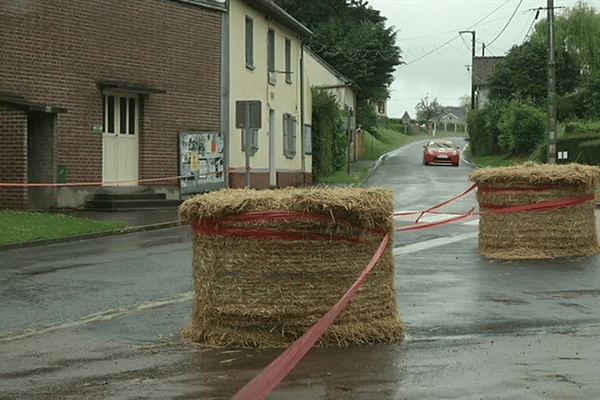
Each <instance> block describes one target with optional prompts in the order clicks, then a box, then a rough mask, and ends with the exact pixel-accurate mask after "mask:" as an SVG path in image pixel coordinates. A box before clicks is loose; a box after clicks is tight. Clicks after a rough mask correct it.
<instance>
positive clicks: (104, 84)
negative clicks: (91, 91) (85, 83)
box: [97, 78, 167, 94]
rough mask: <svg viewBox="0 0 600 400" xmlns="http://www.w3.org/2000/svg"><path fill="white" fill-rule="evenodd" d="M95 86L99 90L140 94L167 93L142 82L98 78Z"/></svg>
mask: <svg viewBox="0 0 600 400" xmlns="http://www.w3.org/2000/svg"><path fill="white" fill-rule="evenodd" d="M97 84H98V88H99V89H100V90H107V89H118V90H125V91H130V92H136V93H140V94H150V93H162V94H164V93H167V91H166V90H164V89H158V88H154V87H151V86H149V85H147V84H145V83H143V82H133V81H127V80H114V79H105V78H99V79H98V80H97Z"/></svg>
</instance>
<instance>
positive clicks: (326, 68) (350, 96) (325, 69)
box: [304, 47, 364, 162]
mask: <svg viewBox="0 0 600 400" xmlns="http://www.w3.org/2000/svg"><path fill="white" fill-rule="evenodd" d="M304 54H305V60H306V71H307V80H308V84H309V85H310V87H314V88H317V89H318V90H325V91H327V92H329V93H331V94H333V95H334V96H335V99H336V100H337V103H338V105H339V106H340V108H341V109H342V112H343V118H344V126H345V128H346V131H347V132H348V142H349V143H348V145H349V146H348V156H349V161H351V162H352V161H355V160H356V159H357V158H358V157H359V156H361V155H362V154H361V150H362V149H363V147H364V146H363V141H364V133H359V132H358V131H357V129H356V110H357V95H358V93H357V92H358V90H359V88H358V87H357V85H356V84H355V83H354V82H352V81H350V80H349V79H348V78H346V77H345V76H344V75H342V74H341V73H340V72H339V71H337V70H335V69H334V68H333V67H332V66H331V65H329V64H328V63H327V62H325V61H324V60H323V59H322V58H321V57H319V56H318V55H317V54H316V53H315V52H314V51H312V50H311V49H310V48H308V47H306V48H305V50H304Z"/></svg>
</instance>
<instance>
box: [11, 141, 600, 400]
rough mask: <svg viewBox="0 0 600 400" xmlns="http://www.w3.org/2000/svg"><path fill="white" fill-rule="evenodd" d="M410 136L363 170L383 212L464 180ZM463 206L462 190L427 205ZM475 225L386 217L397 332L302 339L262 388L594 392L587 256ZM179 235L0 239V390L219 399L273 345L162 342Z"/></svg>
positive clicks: (180, 311) (183, 293)
mask: <svg viewBox="0 0 600 400" xmlns="http://www.w3.org/2000/svg"><path fill="white" fill-rule="evenodd" d="M459 144H461V145H462V144H463V143H462V142H459ZM421 145H422V143H419V142H417V143H413V144H411V145H408V146H405V147H403V148H401V149H398V150H397V151H395V152H393V153H391V154H389V155H388V156H387V157H386V158H385V159H384V160H383V162H382V163H381V164H380V165H379V167H378V168H377V169H376V170H375V172H374V173H373V174H372V176H371V177H370V178H369V179H368V181H366V182H365V184H366V185H368V186H383V187H389V188H392V189H393V190H394V193H395V202H396V211H397V212H401V211H420V210H423V209H425V208H427V207H429V206H432V205H435V204H438V203H440V202H441V201H444V200H446V199H448V198H449V197H452V196H453V195H455V194H458V193H460V192H462V191H463V190H465V189H467V188H468V187H470V182H469V181H468V179H467V177H468V174H469V173H470V172H471V171H472V167H471V166H470V165H468V164H467V163H462V164H461V166H460V167H458V168H454V167H445V166H443V167H442V166H429V167H425V166H423V165H422V164H421V158H422V150H421ZM474 206H476V202H475V197H474V195H470V196H468V197H465V198H463V199H461V200H459V201H457V202H455V203H452V204H449V205H448V206H446V207H445V208H443V209H442V211H444V210H446V211H448V212H465V211H467V210H469V209H470V208H471V207H474ZM408 223H409V222H408V221H399V222H398V225H399V226H402V225H405V224H408ZM477 229H478V227H477V221H476V220H472V221H469V222H466V223H459V224H455V225H450V226H443V227H438V228H434V229H430V230H424V231H416V232H399V233H397V234H396V235H395V238H394V243H393V245H394V254H395V256H396V271H397V272H396V279H397V296H398V303H399V304H398V307H399V310H400V314H401V316H402V318H403V320H404V322H405V324H406V329H407V332H406V337H405V339H404V340H402V341H398V342H396V343H390V344H381V345H374V346H353V347H350V348H327V349H321V348H316V349H313V350H311V352H309V354H308V355H307V356H306V358H305V359H304V360H303V361H302V363H301V364H300V365H299V366H298V368H297V369H296V370H295V371H293V372H292V374H291V375H290V376H289V377H288V378H287V379H285V380H284V381H283V383H282V384H281V385H280V386H279V387H278V388H277V389H276V390H275V391H274V392H273V394H272V396H271V397H270V398H273V399H405V398H406V399H421V398H456V399H458V398H460V399H462V398H467V399H479V398H486V399H488V398H499V399H513V398H518V399H521V398H522V399H534V398H537V399H545V398H556V399H559V398H560V399H580V398H584V399H585V398H587V399H595V398H599V396H600V385H599V384H598V383H597V375H598V373H599V372H600V340H598V339H599V338H600V326H599V322H600V319H599V316H600V311H599V310H600V307H599V306H600V301H599V299H600V273H599V272H600V271H599V270H598V264H599V263H598V261H599V256H593V257H587V258H580V259H568V260H553V261H510V262H505V261H490V260H487V259H485V258H484V257H481V256H480V255H478V254H477V252H476V248H477ZM190 240H191V239H190V235H189V228H187V227H179V228H171V229H164V230H159V231H149V232H139V233H132V234H127V235H122V236H112V237H105V238H98V239H91V240H86V241H81V242H74V243H65V244H56V245H51V246H44V247H36V248H27V249H14V250H6V251H2V252H0V320H1V321H2V324H1V325H0V398H1V399H4V398H7V399H9V398H10V399H13V398H23V399H25V398H39V399H54V398H73V399H79V398H102V399H104V398H110V399H129V398H148V399H163V398H164V399H178V398H182V399H183V398H190V399H191V398H207V399H213V398H214V399H220V398H228V397H230V396H231V395H232V394H233V393H235V392H236V391H237V390H238V389H239V388H241V387H242V386H243V385H244V384H245V383H246V382H247V381H249V380H250V379H252V378H253V377H254V376H255V375H256V374H257V373H258V372H259V371H260V370H261V369H262V368H263V367H265V366H266V365H267V364H269V363H270V362H271V361H272V360H273V359H274V358H275V357H276V356H277V355H278V354H279V353H280V352H281V349H269V350H265V349H234V348H231V349H207V348H200V347H188V346H184V345H181V344H178V342H177V337H178V330H179V329H181V328H182V327H183V326H184V325H185V324H186V322H187V320H188V319H189V314H190V310H191V296H192V290H193V287H192V280H191V245H190Z"/></svg>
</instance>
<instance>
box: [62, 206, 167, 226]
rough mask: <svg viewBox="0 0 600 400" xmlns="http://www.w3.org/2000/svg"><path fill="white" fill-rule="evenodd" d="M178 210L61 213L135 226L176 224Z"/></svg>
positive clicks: (68, 211)
mask: <svg viewBox="0 0 600 400" xmlns="http://www.w3.org/2000/svg"><path fill="white" fill-rule="evenodd" d="M178 210H179V209H178V208H177V207H174V208H157V209H151V210H127V211H86V210H66V211H62V213H63V214H66V215H70V216H73V217H77V218H90V219H97V220H100V221H115V222H123V223H124V224H125V225H127V226H128V227H132V228H137V227H147V226H154V225H165V224H173V225H176V224H177V223H178V221H179V214H178Z"/></svg>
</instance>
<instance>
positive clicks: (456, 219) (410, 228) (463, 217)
mask: <svg viewBox="0 0 600 400" xmlns="http://www.w3.org/2000/svg"><path fill="white" fill-rule="evenodd" d="M473 215H477V213H476V212H475V207H473V208H471V209H470V210H469V211H468V212H467V213H465V214H460V215H458V216H456V217H452V218H448V219H445V220H443V221H436V222H430V223H427V224H416V223H415V224H414V225H410V226H405V227H402V228H396V231H397V232H403V231H416V230H421V229H429V228H434V227H436V226H442V225H447V224H453V223H455V222H459V221H465V220H467V219H469V218H471V217H472V216H473Z"/></svg>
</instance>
